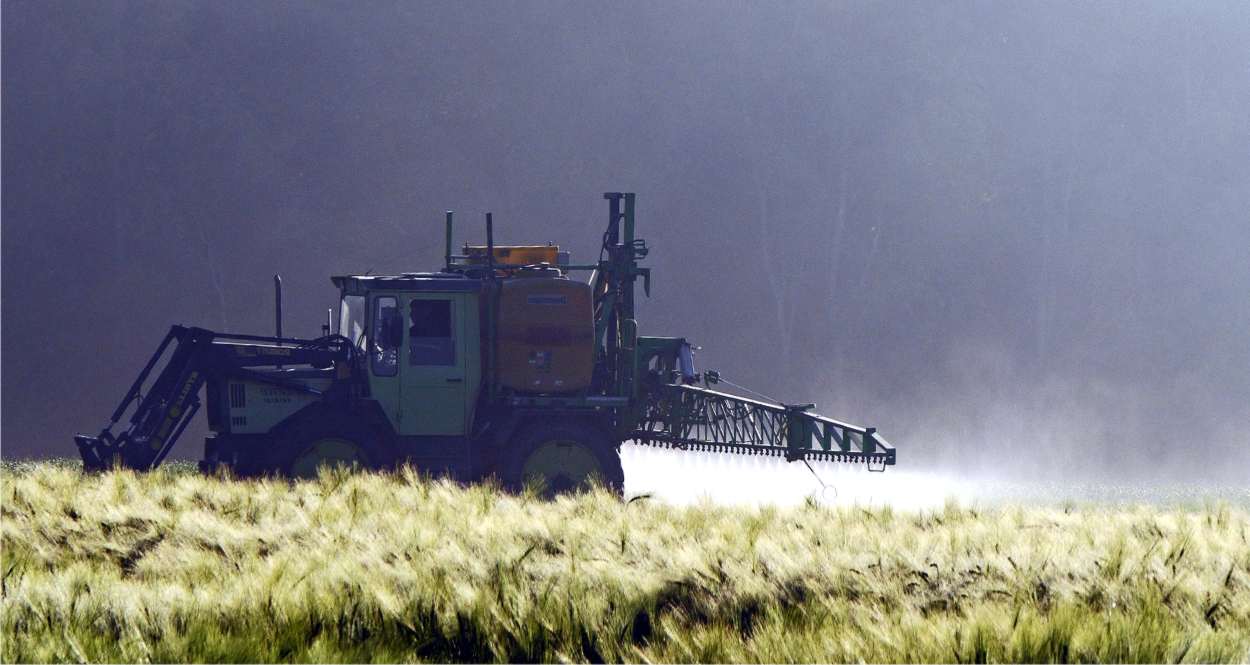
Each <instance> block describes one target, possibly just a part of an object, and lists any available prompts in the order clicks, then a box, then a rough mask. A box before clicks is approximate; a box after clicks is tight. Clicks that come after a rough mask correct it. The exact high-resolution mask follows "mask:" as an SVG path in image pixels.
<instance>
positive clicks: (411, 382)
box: [331, 273, 482, 436]
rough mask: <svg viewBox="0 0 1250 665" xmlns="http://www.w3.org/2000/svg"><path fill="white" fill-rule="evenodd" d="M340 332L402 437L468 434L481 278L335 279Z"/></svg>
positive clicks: (476, 374)
mask: <svg viewBox="0 0 1250 665" xmlns="http://www.w3.org/2000/svg"><path fill="white" fill-rule="evenodd" d="M331 279H332V281H333V282H334V285H335V286H337V287H338V288H339V291H340V292H341V294H342V298H341V300H340V305H339V334H341V335H343V336H344V337H347V338H348V339H349V340H351V342H352V344H353V345H354V346H355V347H356V349H357V351H358V352H359V353H360V354H361V357H362V358H363V367H364V369H365V372H366V374H367V377H368V379H367V385H368V391H369V394H370V396H371V397H372V399H374V400H376V401H377V402H378V404H379V406H381V408H382V411H383V413H384V414H385V415H386V418H387V420H388V421H389V422H390V424H391V426H392V427H393V428H394V431H395V433H396V434H398V435H400V436H463V435H464V434H466V433H467V432H468V431H469V430H470V426H471V423H472V419H473V415H474V414H473V405H474V404H476V403H477V394H478V390H479V389H480V387H481V375H482V372H481V344H480V339H481V332H480V323H479V322H480V301H479V298H480V292H481V285H482V282H481V280H478V279H472V278H469V277H466V276H464V275H462V274H454V273H404V274H402V275H351V276H336V277H333V278H331Z"/></svg>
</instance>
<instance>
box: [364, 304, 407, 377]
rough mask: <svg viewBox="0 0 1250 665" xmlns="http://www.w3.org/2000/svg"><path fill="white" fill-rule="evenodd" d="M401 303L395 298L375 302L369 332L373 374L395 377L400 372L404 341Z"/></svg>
mask: <svg viewBox="0 0 1250 665" xmlns="http://www.w3.org/2000/svg"><path fill="white" fill-rule="evenodd" d="M402 325H403V321H402V319H400V317H399V303H398V302H397V301H396V300H395V297H394V296H381V297H378V298H376V299H374V301H373V326H372V330H371V331H369V337H370V353H369V355H370V356H371V358H372V363H373V373H374V375H376V376H395V373H396V372H398V371H399V346H400V344H401V343H402V341H403V334H404V333H403V330H404V329H403V328H402V327H400V326H402Z"/></svg>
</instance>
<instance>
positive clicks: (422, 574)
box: [0, 463, 1250, 662]
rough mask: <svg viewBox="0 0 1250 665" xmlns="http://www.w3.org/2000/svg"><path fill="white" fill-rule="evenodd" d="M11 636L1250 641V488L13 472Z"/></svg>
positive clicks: (53, 648) (511, 643)
mask: <svg viewBox="0 0 1250 665" xmlns="http://www.w3.org/2000/svg"><path fill="white" fill-rule="evenodd" d="M0 511H2V513H0V516H2V518H3V519H2V536H0V546H2V547H3V550H2V553H0V573H2V574H3V582H2V589H0V594H2V600H0V638H2V642H0V658H2V659H3V661H5V662H27V661H131V662H134V661H137V662H149V661H152V662H160V661H220V662H237V661H248V662H257V661H259V662H265V661H318V662H326V661H332V662H336V661H350V662H371V661H376V662H395V661H556V660H574V661H674V662H691V661H699V662H725V661H733V662H744V661H778V662H794V661H800V662H802V661H836V662H850V661H880V662H987V661H1055V662H1059V661H1116V662H1173V661H1176V662H1242V661H1246V660H1247V659H1250V510H1247V507H1246V506H1245V505H1238V504H1235V503H1234V504H1230V503H1210V504H1207V505H1197V506H1194V505H1191V506H1184V507H1180V506H1178V507H1158V506H1156V507H1150V506H1116V507H1099V506H1097V505H1070V506H1057V507H1043V506H1025V505H1018V506H1012V505H1004V506H1000V507H994V508H975V507H966V506H963V507H961V506H959V505H956V504H954V503H951V504H948V505H947V506H946V507H945V508H940V509H936V510H923V511H914V512H903V511H894V510H891V509H889V508H873V509H863V508H857V507H854V506H846V507H827V506H824V505H820V504H818V503H817V502H815V501H811V502H808V503H806V504H801V505H798V506H795V507H791V508H771V507H767V506H765V507H725V506H718V505H713V504H710V503H702V504H695V505H690V506H684V507H677V506H673V505H669V504H666V503H663V502H660V501H658V500H655V499H652V498H648V497H640V498H635V499H633V500H622V499H619V498H617V497H615V496H612V495H611V494H609V493H607V492H591V493H586V494H582V495H577V496H572V497H562V498H559V499H557V500H555V501H547V500H543V499H541V498H539V496H538V495H537V494H536V493H527V494H522V495H510V494H507V493H504V492H501V491H499V490H498V489H497V488H494V487H489V486H473V487H462V486H458V485H456V484H453V483H448V482H444V481H436V480H430V479H427V478H422V477H421V476H420V475H418V474H416V473H414V472H412V471H410V470H404V471H400V472H397V473H392V474H385V475H378V474H352V473H346V472H341V471H329V472H324V473H323V474H322V475H321V476H320V477H319V478H318V479H316V480H311V481H305V482H295V483H291V482H286V481H275V480H266V481H232V480H226V479H218V478H206V477H201V476H198V475H196V474H194V473H191V472H189V471H188V470H187V469H186V468H184V467H172V468H166V469H161V470H159V471H157V472H154V473H151V474H146V475H136V474H133V473H130V472H115V473H109V474H104V475H98V476H83V475H82V474H81V473H80V472H79V471H78V470H77V469H75V468H74V465H72V464H48V463H35V464H19V465H14V464H8V465H6V466H5V467H4V468H3V469H2V470H0Z"/></svg>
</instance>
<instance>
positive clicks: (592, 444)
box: [502, 422, 625, 496]
mask: <svg viewBox="0 0 1250 665" xmlns="http://www.w3.org/2000/svg"><path fill="white" fill-rule="evenodd" d="M507 457H508V460H509V461H508V463H507V468H505V469H503V474H502V475H503V478H504V482H505V484H506V485H507V486H508V487H509V488H511V489H514V490H520V489H522V488H524V487H525V486H526V485H529V484H537V485H539V486H540V487H541V488H542V489H543V491H544V493H545V494H546V495H547V496H552V495H556V494H566V493H569V492H575V491H579V490H583V489H586V488H587V487H589V486H590V483H591V479H598V481H599V482H600V483H602V484H603V485H604V486H606V487H607V488H608V489H610V490H612V491H613V492H616V493H617V494H620V493H621V492H622V491H623V490H624V487H625V471H624V470H623V469H622V468H621V454H620V451H619V450H618V449H617V448H616V446H614V445H612V442H611V441H609V440H608V438H607V437H606V436H604V434H603V433H602V432H600V431H599V430H598V429H597V428H595V427H592V426H590V425H586V424H583V423H575V422H565V423H551V424H545V423H539V424H536V425H533V426H531V427H528V428H526V429H525V430H524V431H523V432H522V433H521V434H520V436H518V437H516V438H515V439H513V442H512V445H511V454H510V455H508V456H507Z"/></svg>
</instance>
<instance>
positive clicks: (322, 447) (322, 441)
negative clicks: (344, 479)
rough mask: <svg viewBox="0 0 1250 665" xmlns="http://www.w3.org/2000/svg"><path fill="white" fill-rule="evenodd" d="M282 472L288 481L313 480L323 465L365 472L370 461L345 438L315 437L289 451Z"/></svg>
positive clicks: (354, 444)
mask: <svg viewBox="0 0 1250 665" xmlns="http://www.w3.org/2000/svg"><path fill="white" fill-rule="evenodd" d="M291 452H292V454H291V455H289V457H288V459H287V462H286V464H284V465H283V467H284V468H283V469H282V471H283V473H284V474H285V475H287V476H288V477H291V478H316V477H317V469H319V468H320V467H323V466H329V467H339V466H341V467H348V468H353V469H368V468H371V467H372V466H373V463H372V460H371V459H370V457H369V455H368V453H366V452H365V449H364V447H363V446H362V445H360V444H359V443H357V442H356V441H353V440H352V439H350V438H347V437H341V436H334V435H330V436H319V437H313V438H312V439H309V440H305V441H304V442H303V443H301V444H300V445H298V446H295V447H294V448H293V449H292V451H291Z"/></svg>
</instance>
